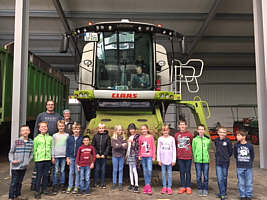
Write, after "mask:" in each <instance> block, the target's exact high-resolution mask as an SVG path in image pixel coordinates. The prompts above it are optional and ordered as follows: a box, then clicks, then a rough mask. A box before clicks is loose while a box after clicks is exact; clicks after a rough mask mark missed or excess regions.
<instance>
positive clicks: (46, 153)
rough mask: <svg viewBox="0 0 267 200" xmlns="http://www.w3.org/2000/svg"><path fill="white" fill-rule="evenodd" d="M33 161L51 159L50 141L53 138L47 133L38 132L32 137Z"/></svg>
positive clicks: (51, 141)
mask: <svg viewBox="0 0 267 200" xmlns="http://www.w3.org/2000/svg"><path fill="white" fill-rule="evenodd" d="M33 143H34V146H33V149H34V153H33V155H34V161H35V162H40V161H49V160H51V159H52V143H53V138H52V136H50V135H49V134H48V133H46V134H45V135H43V134H38V135H37V136H36V137H35V138H34V141H33Z"/></svg>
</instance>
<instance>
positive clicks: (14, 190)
mask: <svg viewBox="0 0 267 200" xmlns="http://www.w3.org/2000/svg"><path fill="white" fill-rule="evenodd" d="M178 127H179V131H178V133H176V134H175V137H173V136H171V135H170V127H169V125H167V124H164V125H163V127H162V136H160V137H159V139H158V141H157V150H156V143H155V139H154V136H153V135H152V134H150V133H149V127H148V126H147V125H142V126H141V129H140V130H141V135H139V134H137V128H136V126H135V124H133V123H132V124H130V125H129V126H128V134H129V137H126V134H125V132H124V131H123V127H122V126H121V125H118V126H116V127H115V129H114V132H113V134H112V137H111V138H110V136H109V134H108V131H107V130H106V127H105V124H99V126H98V132H97V134H95V135H94V137H93V140H92V142H91V144H90V138H89V136H87V135H86V136H82V135H81V126H80V124H78V123H74V124H73V126H72V131H73V135H69V134H66V133H65V132H64V128H65V122H64V121H63V120H59V121H58V130H59V132H58V133H56V134H54V135H53V136H50V135H49V134H48V133H47V131H48V124H47V122H40V123H39V131H40V134H38V135H37V136H36V137H35V138H34V140H33V141H32V140H31V139H29V138H28V135H29V134H30V129H29V127H28V126H22V127H21V129H20V134H21V137H20V138H19V139H17V140H16V141H15V143H14V144H13V145H12V146H11V150H10V153H9V160H10V162H11V163H12V180H11V185H10V191H9V198H10V199H22V198H21V186H22V181H23V177H24V175H25V171H26V167H27V165H28V164H29V162H30V161H31V159H32V158H33V157H34V161H35V166H36V170H37V177H36V187H35V189H36V192H35V198H36V199H40V198H41V193H43V194H48V190H47V185H48V176H49V170H50V168H51V164H54V178H53V189H52V192H53V194H56V193H57V192H58V190H59V189H60V188H61V191H62V192H66V193H71V192H72V193H73V194H78V195H82V194H84V193H85V194H86V195H90V193H91V190H90V174H91V170H92V169H94V171H95V173H94V186H95V187H101V188H106V184H105V172H106V163H107V156H108V155H109V151H110V148H111V147H112V164H113V183H112V186H111V189H112V190H114V189H116V188H117V187H118V188H119V190H120V191H121V190H123V168H124V163H127V164H128V165H129V175H130V186H129V187H128V190H129V191H133V192H139V184H138V171H139V170H140V169H141V167H140V163H142V168H143V174H144V180H145V186H144V193H145V194H149V195H151V194H152V187H151V178H152V166H153V162H154V161H155V160H156V156H157V162H158V164H159V166H161V172H162V186H163V187H162V190H161V193H162V194H169V195H171V194H173V190H172V167H173V166H175V165H176V163H178V165H179V169H180V181H181V187H180V188H179V190H178V193H179V194H183V193H185V192H186V193H187V194H192V189H191V165H192V160H194V162H195V169H196V177H197V184H198V195H199V196H207V195H208V181H209V162H210V156H209V149H210V144H211V140H210V138H209V137H208V136H206V135H205V132H206V130H205V126H204V125H199V126H198V128H197V132H198V134H197V135H196V136H195V137H194V136H193V134H192V133H190V132H189V131H187V123H186V121H185V120H181V121H179V125H178ZM226 132H227V130H226V129H225V128H219V130H218V134H219V138H217V139H216V140H215V147H216V153H215V157H216V174H217V180H218V186H219V194H218V197H219V198H221V200H224V199H226V198H227V176H228V168H229V165H230V157H231V156H232V154H234V156H235V158H236V161H237V176H238V186H239V191H240V197H241V199H242V200H248V199H251V198H252V196H253V160H254V150H253V145H251V144H249V143H247V141H246V136H247V131H246V130H240V131H239V133H238V134H237V140H238V142H237V143H236V144H235V145H234V148H233V147H232V143H231V141H230V140H229V139H228V138H227V137H226ZM127 138H128V139H127ZM156 154H157V155H156ZM66 164H67V165H68V166H69V181H68V187H67V189H65V186H64V185H65V180H66V177H65V167H66V166H65V165H66ZM59 172H60V173H59ZM58 173H59V174H60V184H58ZM117 175H119V176H118V179H117ZM202 177H203V178H202ZM41 181H42V184H41ZM117 183H118V184H117ZM41 187H42V188H41Z"/></svg>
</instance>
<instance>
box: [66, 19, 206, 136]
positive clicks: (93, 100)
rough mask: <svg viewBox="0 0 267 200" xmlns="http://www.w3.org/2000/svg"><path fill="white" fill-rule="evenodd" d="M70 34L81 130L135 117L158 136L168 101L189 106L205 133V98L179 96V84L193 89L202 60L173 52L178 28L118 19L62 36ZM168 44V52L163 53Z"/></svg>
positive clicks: (178, 41) (127, 121)
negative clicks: (83, 119)
mask: <svg viewBox="0 0 267 200" xmlns="http://www.w3.org/2000/svg"><path fill="white" fill-rule="evenodd" d="M69 37H73V38H74V39H75V41H76V42H77V46H78V48H79V50H80V55H79V56H80V58H81V60H80V62H79V79H78V82H79V89H78V90H77V91H75V92H74V98H76V99H78V100H79V101H80V103H81V104H82V106H83V110H84V113H85V117H86V120H87V121H88V122H89V123H88V126H87V128H86V130H85V134H94V133H96V131H97V127H98V124H99V123H104V124H106V127H107V129H109V130H113V128H114V126H115V125H118V124H121V125H122V126H123V128H124V129H127V127H128V125H129V124H130V123H135V124H136V126H137V127H138V128H140V126H141V125H142V124H147V125H148V126H149V128H150V131H151V132H152V133H153V134H154V135H155V136H157V135H158V134H159V131H160V130H161V127H162V125H163V123H164V120H163V119H164V118H165V115H166V111H167V108H168V106H169V105H170V104H177V105H183V106H186V107H189V108H190V109H191V111H192V113H193V114H194V117H195V121H196V124H200V123H201V124H204V125H205V126H206V129H207V134H208V127H207V123H206V118H207V117H206V116H207V115H208V117H209V115H210V112H209V109H208V104H207V102H206V101H202V100H201V99H200V97H195V98H194V99H193V100H189V101H187V100H183V99H182V88H184V86H185V87H186V88H187V90H188V91H189V92H192V93H196V92H198V90H199V87H198V80H197V79H198V78H199V77H200V76H201V74H202V71H203V66H204V63H203V61H202V60H199V59H191V60H188V61H187V62H185V63H182V62H181V61H180V60H178V59H175V58H174V54H175V52H174V47H175V48H177V47H181V48H180V50H181V52H183V42H184V36H183V35H182V34H180V33H177V32H175V31H172V30H169V29H165V28H162V26H155V25H153V24H146V23H137V22H130V21H128V20H122V21H118V22H105V23H97V24H90V25H88V26H85V27H81V28H77V29H76V30H75V31H73V32H72V33H67V34H66V40H67V38H69ZM167 48H168V49H172V52H168V54H167V51H166V49H167ZM183 85H184V86H183ZM191 86H193V87H194V88H193V89H192V87H191Z"/></svg>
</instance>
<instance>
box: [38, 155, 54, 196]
mask: <svg viewBox="0 0 267 200" xmlns="http://www.w3.org/2000/svg"><path fill="white" fill-rule="evenodd" d="M35 165H36V172H37V174H36V187H35V189H36V192H40V190H41V180H42V179H43V182H42V189H43V191H46V190H47V185H48V176H49V170H50V168H51V161H50V160H49V161H40V162H35Z"/></svg>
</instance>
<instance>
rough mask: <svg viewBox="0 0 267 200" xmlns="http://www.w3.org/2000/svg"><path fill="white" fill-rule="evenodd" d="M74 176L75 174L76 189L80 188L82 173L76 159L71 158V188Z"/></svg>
mask: <svg viewBox="0 0 267 200" xmlns="http://www.w3.org/2000/svg"><path fill="white" fill-rule="evenodd" d="M74 174H75V187H76V188H78V187H79V185H80V173H79V171H78V168H77V163H76V159H75V158H70V173H69V188H72V187H73V181H74Z"/></svg>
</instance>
